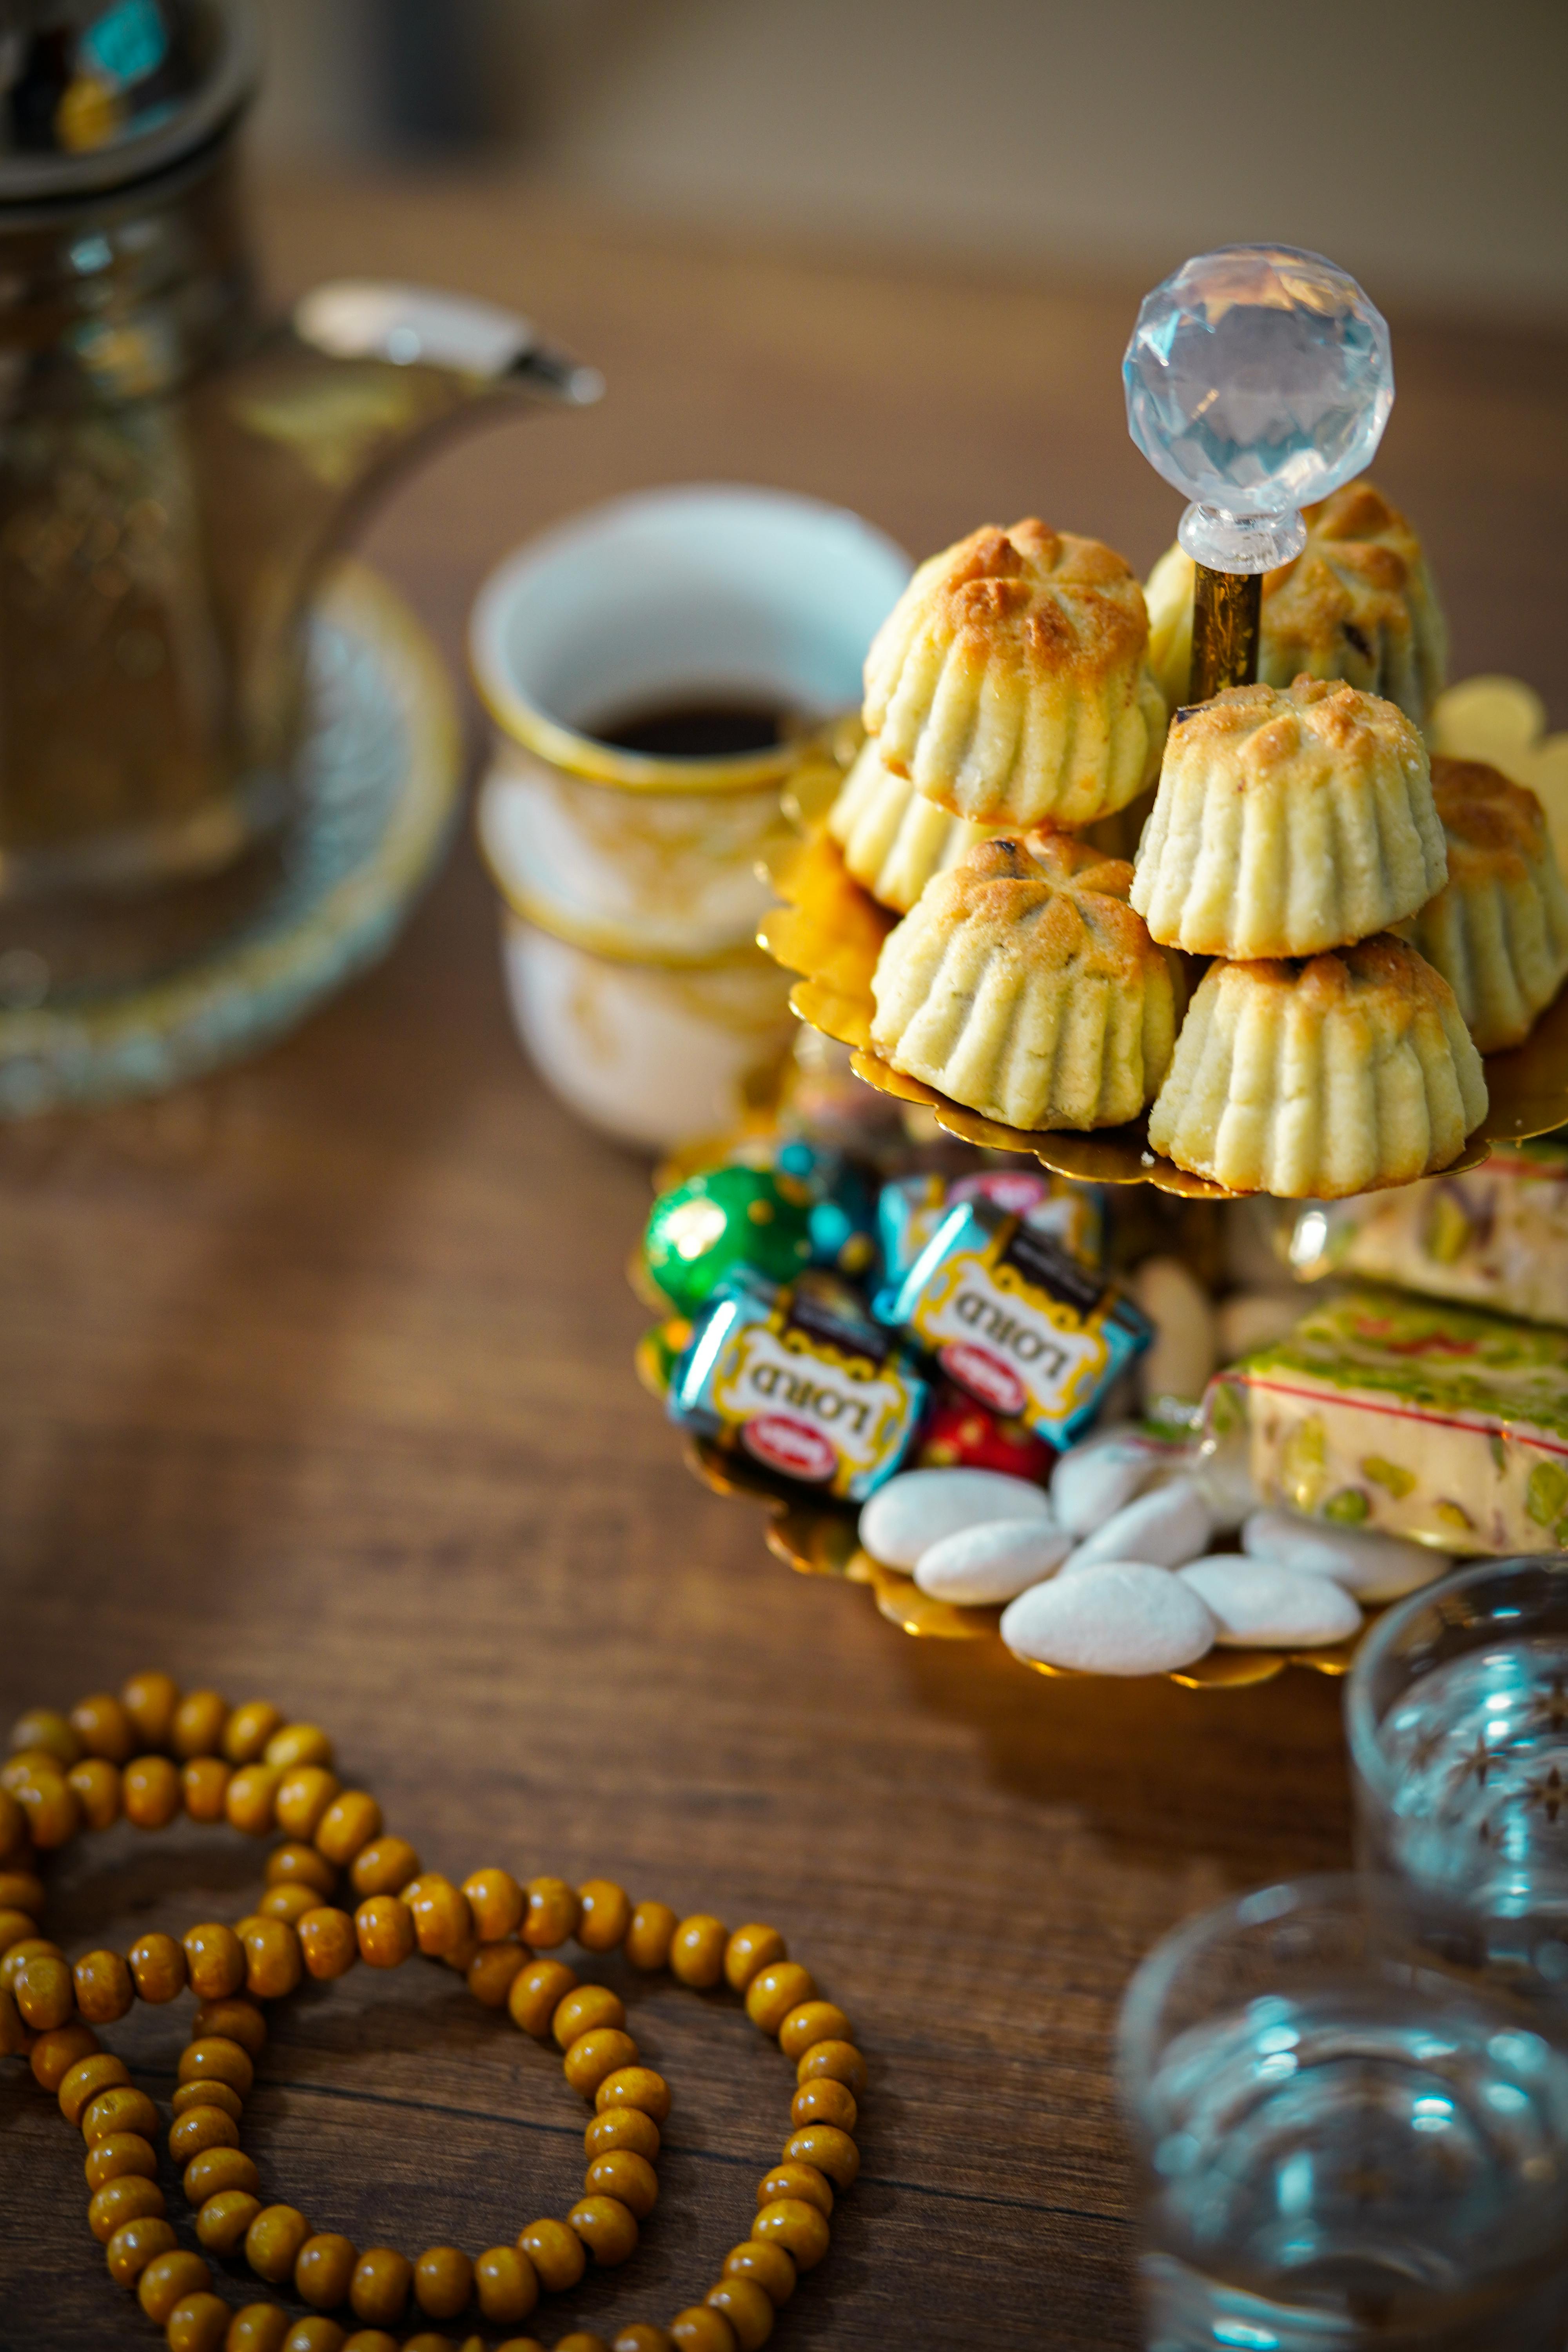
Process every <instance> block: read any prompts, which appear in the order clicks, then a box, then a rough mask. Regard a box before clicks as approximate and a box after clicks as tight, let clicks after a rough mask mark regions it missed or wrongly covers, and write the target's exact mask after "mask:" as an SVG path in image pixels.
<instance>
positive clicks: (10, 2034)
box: [0, 1985, 33, 2058]
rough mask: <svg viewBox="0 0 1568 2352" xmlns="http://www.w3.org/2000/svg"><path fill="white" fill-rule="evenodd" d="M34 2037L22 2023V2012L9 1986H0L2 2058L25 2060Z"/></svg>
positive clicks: (0, 2053)
mask: <svg viewBox="0 0 1568 2352" xmlns="http://www.w3.org/2000/svg"><path fill="white" fill-rule="evenodd" d="M32 2039H33V2036H32V2032H31V2029H30V2028H29V2027H27V2026H26V2025H24V2024H23V2022H22V2012H21V2011H20V2010H19V2009H18V2008H17V2006H16V2000H14V1998H13V1997H12V1992H11V1988H10V1986H9V1985H0V2058H25V2057H26V2054H27V2049H28V2045H29V2043H30V2042H32Z"/></svg>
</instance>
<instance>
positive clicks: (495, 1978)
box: [466, 1944, 528, 2009]
mask: <svg viewBox="0 0 1568 2352" xmlns="http://www.w3.org/2000/svg"><path fill="white" fill-rule="evenodd" d="M527 1958H528V1954H527V1953H526V1952H525V1951H524V1950H523V1948H522V1946H521V1944H481V1945H480V1946H479V1950H478V1951H477V1952H476V1953H475V1954H474V1957H473V1958H472V1959H471V1960H470V1961H469V1962H468V1969H467V1970H466V1974H467V1977H468V1990H469V1991H470V1992H471V1993H472V1994H473V1996H474V1999H475V2000H479V2001H482V2002H483V2003H484V2005H485V2007H486V2008H487V2009H504V2008H505V2007H506V2002H507V1995H508V1994H509V1993H510V1990H511V1985H512V1979H513V1978H514V1977H515V1976H516V1975H517V1973H518V1971H519V1969H521V1967H522V1965H523V1963H524V1961H525V1960H526V1959H527Z"/></svg>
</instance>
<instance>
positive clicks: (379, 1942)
mask: <svg viewBox="0 0 1568 2352" xmlns="http://www.w3.org/2000/svg"><path fill="white" fill-rule="evenodd" d="M354 1934H355V1936H356V1937H358V1939H359V1956H360V1958H361V1959H362V1960H363V1962H364V1964H365V1966H366V1968H369V1969H395V1968H397V1967H399V1966H401V1964H402V1962H403V1961H405V1959H406V1958H408V1955H409V1954H410V1952H412V1951H413V1949H414V1946H415V1940H416V1937H415V1927H414V1915H413V1913H412V1912H411V1911H410V1909H409V1907H408V1906H407V1904H406V1903H405V1901H404V1900H403V1897H402V1896H401V1895H372V1896H371V1898H370V1900H369V1902H368V1903H362V1904H361V1905H360V1906H359V1909H358V1910H357V1911H356V1912H355V1913H354Z"/></svg>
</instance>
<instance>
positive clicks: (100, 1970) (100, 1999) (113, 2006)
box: [71, 1951, 136, 2025]
mask: <svg viewBox="0 0 1568 2352" xmlns="http://www.w3.org/2000/svg"><path fill="white" fill-rule="evenodd" d="M71 1977H72V1979H73V1981H74V1983H75V1986H76V2005H77V2013H78V2015H79V2017H81V2018H83V2019H84V2020H85V2021H86V2022H87V2023H88V2024H89V2025H112V2024H113V2023H114V2021H115V2019H116V2018H117V2017H123V2016H124V2015H125V2014H126V2012H127V2011H128V2010H129V2009H130V2008H131V2005H132V2002H133V2001H134V2000H135V1999H136V1987H135V1984H134V1983H133V1982H132V1976H131V1971H130V1969H128V1968H127V1967H126V1965H125V1962H124V1961H123V1960H122V1959H121V1957H120V1954H119V1953H118V1952H107V1951H105V1952H84V1953H83V1955H82V1957H81V1958H80V1959H79V1960H78V1962H77V1963H76V1966H75V1967H74V1968H73V1969H72V1970H71Z"/></svg>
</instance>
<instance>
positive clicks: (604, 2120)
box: [583, 2107, 659, 2164]
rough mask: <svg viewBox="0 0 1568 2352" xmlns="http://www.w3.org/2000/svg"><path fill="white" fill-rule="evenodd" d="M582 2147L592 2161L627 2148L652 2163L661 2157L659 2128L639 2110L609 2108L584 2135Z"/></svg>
mask: <svg viewBox="0 0 1568 2352" xmlns="http://www.w3.org/2000/svg"><path fill="white" fill-rule="evenodd" d="M583 2146H584V2148H585V2149H586V2151H587V2153H588V2156H589V2158H594V2157H595V2156H608V2155H609V2154H610V2152H611V2150H612V2149H614V2148H617V2147H624V2148H628V2149H629V2150H630V2151H631V2153H632V2155H633V2156H640V2157H644V2158H647V2162H648V2163H649V2164H652V2163H653V2162H654V2161H655V2159H656V2158H657V2157H658V2149H659V2131H658V2125H657V2124H656V2123H655V2121H654V2119H653V2117H652V2116H645V2115H644V2114H643V2113H642V2111H641V2109H640V2108H638V2107H606V2108H605V2112H604V2114H603V2115H598V2116H595V2117H594V2120H593V2122H592V2123H591V2124H590V2125H589V2126H588V2128H587V2130H586V2131H585V2132H584V2135H583Z"/></svg>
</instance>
